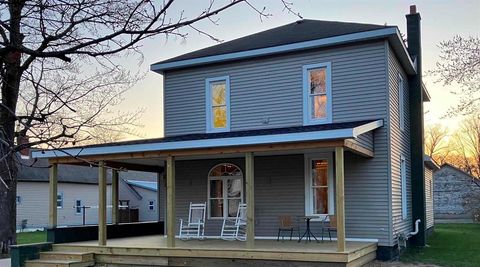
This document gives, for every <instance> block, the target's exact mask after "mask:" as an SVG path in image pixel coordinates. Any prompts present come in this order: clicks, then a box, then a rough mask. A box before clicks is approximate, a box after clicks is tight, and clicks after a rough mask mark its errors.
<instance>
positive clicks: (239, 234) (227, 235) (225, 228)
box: [220, 203, 247, 241]
mask: <svg viewBox="0 0 480 267" xmlns="http://www.w3.org/2000/svg"><path fill="white" fill-rule="evenodd" d="M246 227H247V204H245V203H241V204H239V205H238V210H237V217H236V218H235V219H229V218H226V219H224V220H223V225H222V233H221V236H220V237H221V238H222V239H224V240H239V241H245V240H247V231H246Z"/></svg>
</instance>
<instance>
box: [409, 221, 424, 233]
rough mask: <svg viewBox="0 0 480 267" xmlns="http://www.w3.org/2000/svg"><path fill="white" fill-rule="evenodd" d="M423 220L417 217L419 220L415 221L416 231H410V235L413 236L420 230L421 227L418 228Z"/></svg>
mask: <svg viewBox="0 0 480 267" xmlns="http://www.w3.org/2000/svg"><path fill="white" fill-rule="evenodd" d="M421 221H422V220H420V219H417V220H416V221H415V231H413V232H410V234H409V236H413V235H416V234H418V231H419V230H420V229H418V225H419V224H420V222H421Z"/></svg>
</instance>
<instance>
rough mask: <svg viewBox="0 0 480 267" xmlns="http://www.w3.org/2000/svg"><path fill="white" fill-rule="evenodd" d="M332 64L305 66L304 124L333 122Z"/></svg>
mask: <svg viewBox="0 0 480 267" xmlns="http://www.w3.org/2000/svg"><path fill="white" fill-rule="evenodd" d="M330 66H331V64H330V63H321V64H314V65H307V66H303V124H304V125H311V124H321V123H331V122H332V85H331V78H330V77H331V74H330V69H331V68H330Z"/></svg>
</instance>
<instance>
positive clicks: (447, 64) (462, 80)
mask: <svg viewBox="0 0 480 267" xmlns="http://www.w3.org/2000/svg"><path fill="white" fill-rule="evenodd" d="M439 47H440V60H439V61H438V62H437V63H436V69H435V70H432V71H430V73H431V74H433V75H435V76H437V77H438V81H439V82H441V83H442V84H444V85H454V86H457V87H458V89H457V90H454V91H453V93H454V94H457V95H460V103H459V104H458V105H457V106H456V107H453V108H451V109H450V110H449V111H448V114H447V115H449V116H455V115H458V114H462V115H466V114H471V113H475V112H476V111H478V110H480V38H479V37H473V36H470V37H462V36H458V35H457V36H455V37H453V39H452V40H448V41H444V42H441V43H440V45H439Z"/></svg>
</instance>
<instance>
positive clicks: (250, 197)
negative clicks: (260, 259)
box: [245, 152, 255, 248]
mask: <svg viewBox="0 0 480 267" xmlns="http://www.w3.org/2000/svg"><path fill="white" fill-rule="evenodd" d="M253 180H254V156H253V153H252V152H248V153H245V183H246V185H245V187H246V191H247V197H246V198H247V242H246V245H247V248H253V247H254V244H255V201H254V190H255V188H254V183H253Z"/></svg>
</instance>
